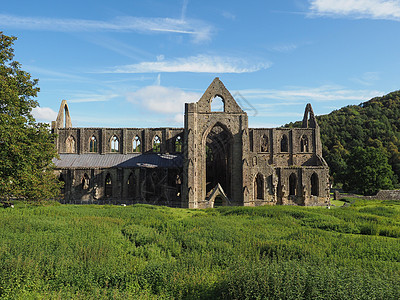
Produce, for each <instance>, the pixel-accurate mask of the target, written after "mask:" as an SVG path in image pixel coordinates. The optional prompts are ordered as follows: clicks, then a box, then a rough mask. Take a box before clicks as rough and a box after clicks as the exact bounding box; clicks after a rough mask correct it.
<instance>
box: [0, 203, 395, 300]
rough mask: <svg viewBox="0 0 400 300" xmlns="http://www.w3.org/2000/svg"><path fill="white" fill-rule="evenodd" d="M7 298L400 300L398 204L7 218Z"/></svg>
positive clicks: (41, 210) (3, 224) (49, 211)
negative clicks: (319, 299) (331, 207)
mask: <svg viewBox="0 0 400 300" xmlns="http://www.w3.org/2000/svg"><path fill="white" fill-rule="evenodd" d="M0 228H1V231H0V298H5V299H7V298H16V299H24V298H39V299H40V298H46V299H49V298H57V299H58V298H63V299H64V298H74V299H88V298H89V299H90V298H92V299H99V298H113V297H114V298H117V299H119V298H135V297H136V298H141V299H153V298H157V299H159V298H163V297H165V298H177V299H179V298H189V299H195V298H199V299H209V298H225V299H256V298H257V297H260V298H284V299H302V298H303V299H304V298H305V299H311V298H312V299H315V298H317V299H318V298H321V299H355V298H358V299H367V298H368V299H399V298H400V285H399V284H398V283H399V282H400V203H395V202H384V203H382V202H365V201H362V200H361V201H360V200H357V201H356V203H355V204H354V205H353V206H351V207H347V208H335V209H330V210H328V209H326V208H305V207H288V206H274V207H258V208H246V207H230V208H228V207H222V208H219V209H214V210H185V209H172V208H166V207H153V206H146V205H135V206H131V207H116V206H70V205H63V206H61V205H56V206H47V207H36V206H29V205H24V204H19V205H18V206H17V207H16V208H15V209H2V210H0Z"/></svg>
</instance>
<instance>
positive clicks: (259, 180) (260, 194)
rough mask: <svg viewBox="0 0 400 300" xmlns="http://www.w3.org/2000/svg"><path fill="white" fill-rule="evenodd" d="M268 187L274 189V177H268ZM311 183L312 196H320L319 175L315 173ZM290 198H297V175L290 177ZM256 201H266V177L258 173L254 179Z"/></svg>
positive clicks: (293, 174)
mask: <svg viewBox="0 0 400 300" xmlns="http://www.w3.org/2000/svg"><path fill="white" fill-rule="evenodd" d="M267 181H268V182H267V184H268V187H269V188H271V187H272V176H268V179H267ZM310 181H311V196H319V181H318V175H317V173H313V174H312V175H311V178H310ZM289 196H297V176H296V174H295V173H292V174H290V176H289ZM254 199H264V177H263V175H262V174H260V173H258V174H257V176H256V177H255V178H254Z"/></svg>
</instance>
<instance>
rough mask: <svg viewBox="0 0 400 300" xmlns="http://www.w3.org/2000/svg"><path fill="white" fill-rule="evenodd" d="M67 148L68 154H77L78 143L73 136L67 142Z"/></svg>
mask: <svg viewBox="0 0 400 300" xmlns="http://www.w3.org/2000/svg"><path fill="white" fill-rule="evenodd" d="M65 148H66V152H67V153H76V142H75V138H74V137H73V136H72V135H70V136H69V137H67V139H66V140H65Z"/></svg>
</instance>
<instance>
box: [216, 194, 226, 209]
mask: <svg viewBox="0 0 400 300" xmlns="http://www.w3.org/2000/svg"><path fill="white" fill-rule="evenodd" d="M223 205H224V200H223V199H222V197H221V196H219V195H218V196H217V197H215V199H214V207H218V206H223Z"/></svg>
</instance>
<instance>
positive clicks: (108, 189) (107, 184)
mask: <svg viewBox="0 0 400 300" xmlns="http://www.w3.org/2000/svg"><path fill="white" fill-rule="evenodd" d="M112 194H113V182H112V179H111V174H110V173H107V175H106V179H105V180H104V196H105V197H106V198H110V197H112Z"/></svg>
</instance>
